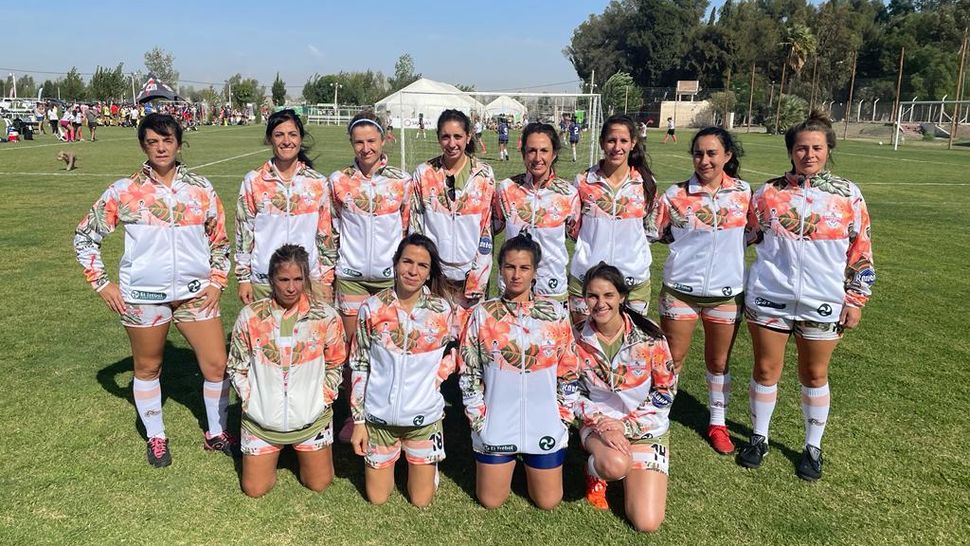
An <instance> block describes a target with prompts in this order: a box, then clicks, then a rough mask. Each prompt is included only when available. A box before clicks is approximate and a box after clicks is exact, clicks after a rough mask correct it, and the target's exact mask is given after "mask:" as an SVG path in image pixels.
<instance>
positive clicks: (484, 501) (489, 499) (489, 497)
mask: <svg viewBox="0 0 970 546" xmlns="http://www.w3.org/2000/svg"><path fill="white" fill-rule="evenodd" d="M507 498H509V495H508V493H506V494H504V495H501V494H495V493H491V494H489V493H483V492H482V491H479V492H478V502H479V503H480V504H481V505H482V506H483V507H485V508H487V509H489V510H495V509H496V508H498V507H500V506H502V505H503V504H505V500H506V499H507Z"/></svg>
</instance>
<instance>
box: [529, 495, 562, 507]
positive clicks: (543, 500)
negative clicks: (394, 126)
mask: <svg viewBox="0 0 970 546" xmlns="http://www.w3.org/2000/svg"><path fill="white" fill-rule="evenodd" d="M532 502H534V503H535V505H536V508H538V509H539V510H554V509H555V508H556V507H557V506H559V503H560V502H562V492H560V493H558V494H550V495H537V496H536V497H535V498H533V499H532Z"/></svg>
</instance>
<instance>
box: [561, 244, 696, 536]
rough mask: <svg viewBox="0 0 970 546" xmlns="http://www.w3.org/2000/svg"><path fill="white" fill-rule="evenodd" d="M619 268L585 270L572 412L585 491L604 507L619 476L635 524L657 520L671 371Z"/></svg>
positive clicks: (673, 382)
mask: <svg viewBox="0 0 970 546" xmlns="http://www.w3.org/2000/svg"><path fill="white" fill-rule="evenodd" d="M629 295H630V288H629V287H628V286H627V283H626V281H625V279H624V278H623V274H622V273H621V272H620V270H619V269H617V268H616V267H613V266H612V265H607V264H604V263H602V262H600V263H599V264H598V265H596V266H593V267H592V268H591V269H590V270H589V271H587V272H586V278H585V280H584V281H583V296H584V297H585V299H586V305H587V306H588V309H589V313H590V314H589V318H588V319H587V320H586V321H585V322H584V323H582V324H580V325H578V326H577V330H576V342H577V347H578V352H579V358H580V369H579V402H578V403H577V404H576V405H575V409H576V417H577V418H579V420H580V422H581V427H582V428H581V429H580V432H579V437H580V440H581V441H582V443H583V447H584V448H585V449H586V451H588V452H589V458H588V459H587V462H586V499H587V501H589V503H590V504H592V505H593V506H594V507H596V508H598V509H600V510H606V509H608V508H609V505H608V504H607V502H606V481H607V480H621V479H622V480H625V486H624V488H623V489H624V507H625V509H626V516H627V518H628V519H629V520H630V523H631V524H632V525H633V527H634V528H635V529H636V530H637V531H641V532H653V531H656V530H657V529H658V528H659V527H660V524H661V523H663V520H664V512H665V507H666V503H667V472H668V467H669V456H670V448H669V444H668V437H669V434H668V430H669V428H670V420H669V418H668V415H669V413H670V406H671V404H673V401H674V394H675V392H676V386H677V377H676V375H674V370H673V360H672V359H671V357H670V349H669V348H668V347H667V342H666V340H665V339H664V336H663V333H661V331H660V328H658V327H657V325H656V324H654V323H653V322H651V321H649V320H648V319H646V318H644V317H643V316H642V315H641V314H640V313H639V312H637V311H634V310H631V309H630V308H629V306H628V299H627V298H628V297H629Z"/></svg>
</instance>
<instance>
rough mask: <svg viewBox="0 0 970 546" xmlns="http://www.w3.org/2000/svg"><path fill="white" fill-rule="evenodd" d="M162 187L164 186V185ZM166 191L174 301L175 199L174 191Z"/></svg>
mask: <svg viewBox="0 0 970 546" xmlns="http://www.w3.org/2000/svg"><path fill="white" fill-rule="evenodd" d="M175 175H176V176H178V171H176V173H175ZM162 185H163V186H164V184H162ZM172 186H175V180H172ZM166 189H168V192H169V194H170V199H166V200H165V201H166V203H165V204H166V205H167V206H168V224H169V229H170V230H171V231H170V232H169V238H170V239H171V241H172V298H173V299H174V298H175V295H176V293H177V290H178V288H177V286H176V283H175V281H176V279H177V278H178V254H177V249H176V248H175V207H174V206H173V205H172V203H173V202H174V201H175V200H176V199H175V191H174V189H173V188H171V187H167V188H166Z"/></svg>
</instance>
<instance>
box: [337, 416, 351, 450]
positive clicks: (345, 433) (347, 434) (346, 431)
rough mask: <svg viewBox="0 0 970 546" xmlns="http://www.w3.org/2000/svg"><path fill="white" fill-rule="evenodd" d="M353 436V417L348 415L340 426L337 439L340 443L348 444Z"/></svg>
mask: <svg viewBox="0 0 970 546" xmlns="http://www.w3.org/2000/svg"><path fill="white" fill-rule="evenodd" d="M353 437H354V418H353V417H348V418H347V420H346V421H344V424H343V426H342V427H340V433H338V434H337V439H338V440H340V443H342V444H349V443H350V439H351V438H353Z"/></svg>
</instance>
